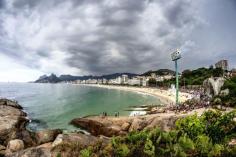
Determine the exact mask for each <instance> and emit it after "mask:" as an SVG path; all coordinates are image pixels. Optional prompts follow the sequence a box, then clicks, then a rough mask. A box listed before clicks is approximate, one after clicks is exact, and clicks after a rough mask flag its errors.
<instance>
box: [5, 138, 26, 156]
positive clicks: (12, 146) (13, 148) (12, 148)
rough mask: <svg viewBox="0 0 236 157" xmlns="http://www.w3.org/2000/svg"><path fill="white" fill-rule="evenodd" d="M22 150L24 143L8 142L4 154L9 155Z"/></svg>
mask: <svg viewBox="0 0 236 157" xmlns="http://www.w3.org/2000/svg"><path fill="white" fill-rule="evenodd" d="M23 149H24V142H23V141H22V140H19V139H15V140H11V141H9V142H8V145H7V150H6V154H11V153H14V152H17V151H20V150H23Z"/></svg>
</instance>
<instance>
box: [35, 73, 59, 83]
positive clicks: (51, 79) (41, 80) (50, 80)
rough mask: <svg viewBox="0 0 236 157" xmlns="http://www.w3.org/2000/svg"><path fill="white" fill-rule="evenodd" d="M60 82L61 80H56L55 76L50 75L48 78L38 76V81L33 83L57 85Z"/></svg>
mask: <svg viewBox="0 0 236 157" xmlns="http://www.w3.org/2000/svg"><path fill="white" fill-rule="evenodd" d="M61 81H62V80H61V79H60V78H58V77H57V76H56V75H55V74H51V75H50V76H47V75H43V76H40V77H39V79H38V80H36V81H35V83H58V82H61Z"/></svg>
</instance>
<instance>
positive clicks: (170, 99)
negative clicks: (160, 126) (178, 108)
mask: <svg viewBox="0 0 236 157" xmlns="http://www.w3.org/2000/svg"><path fill="white" fill-rule="evenodd" d="M78 85H85V86H93V87H100V88H108V89H117V90H125V91H131V92H137V93H142V94H148V95H152V96H155V97H157V98H158V99H159V100H160V101H161V103H162V104H163V105H171V104H175V94H173V92H172V91H169V90H162V89H158V88H150V87H132V86H115V85H101V84H78ZM191 97H192V96H191V94H188V93H182V92H180V93H179V101H180V102H184V101H186V100H188V99H190V98H191Z"/></svg>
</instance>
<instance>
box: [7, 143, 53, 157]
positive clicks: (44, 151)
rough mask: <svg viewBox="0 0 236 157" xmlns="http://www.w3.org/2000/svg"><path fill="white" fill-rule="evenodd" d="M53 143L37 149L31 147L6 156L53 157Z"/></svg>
mask: <svg viewBox="0 0 236 157" xmlns="http://www.w3.org/2000/svg"><path fill="white" fill-rule="evenodd" d="M51 148H52V144H51V143H46V144H43V145H40V146H37V147H31V148H28V149H25V150H22V151H18V152H15V153H13V154H9V155H6V157H51V156H52V155H51Z"/></svg>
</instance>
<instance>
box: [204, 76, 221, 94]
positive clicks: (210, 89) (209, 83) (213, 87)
mask: <svg viewBox="0 0 236 157" xmlns="http://www.w3.org/2000/svg"><path fill="white" fill-rule="evenodd" d="M224 82H225V79H224V78H223V77H215V78H214V77H211V78H208V79H206V80H205V81H203V88H204V92H205V94H206V95H207V96H208V97H213V96H216V95H219V94H220V91H221V87H222V86H223V85H224Z"/></svg>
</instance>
